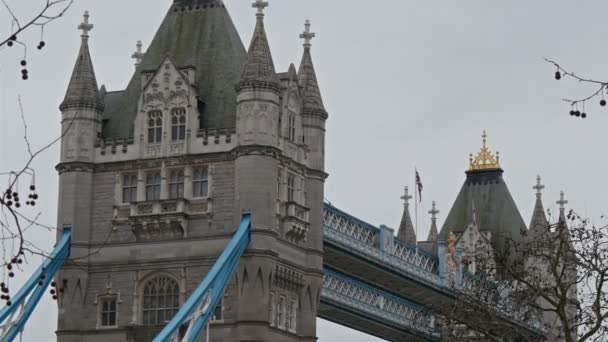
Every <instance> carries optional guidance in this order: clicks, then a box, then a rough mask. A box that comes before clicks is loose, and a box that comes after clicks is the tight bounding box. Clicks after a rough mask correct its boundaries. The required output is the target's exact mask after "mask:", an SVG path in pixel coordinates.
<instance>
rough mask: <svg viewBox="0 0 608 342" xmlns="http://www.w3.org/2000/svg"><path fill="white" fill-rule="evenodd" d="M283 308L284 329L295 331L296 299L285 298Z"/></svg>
mask: <svg viewBox="0 0 608 342" xmlns="http://www.w3.org/2000/svg"><path fill="white" fill-rule="evenodd" d="M286 304H287V307H286V308H285V330H287V331H290V332H296V308H297V307H296V301H295V300H293V299H287V302H286Z"/></svg>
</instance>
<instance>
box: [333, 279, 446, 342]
mask: <svg viewBox="0 0 608 342" xmlns="http://www.w3.org/2000/svg"><path fill="white" fill-rule="evenodd" d="M321 301H324V302H331V303H330V304H331V305H334V306H335V305H338V306H342V307H344V308H346V309H347V310H349V311H351V312H353V311H354V312H357V313H359V314H362V315H365V316H368V317H370V318H372V319H376V320H377V319H380V320H381V321H382V322H386V323H389V324H391V325H393V326H396V327H398V328H400V329H406V330H408V331H411V332H413V333H414V334H418V335H424V336H425V337H427V338H430V339H439V337H440V333H439V330H438V329H437V328H436V327H435V318H434V316H433V315H431V314H430V313H429V312H428V311H427V310H425V309H424V308H423V307H421V306H418V305H415V304H413V303H410V302H407V301H405V300H403V299H401V298H398V297H395V296H393V295H391V294H389V293H386V292H384V291H381V290H379V289H376V288H374V287H371V286H369V285H367V284H364V283H361V282H359V281H356V280H354V279H352V278H349V277H347V276H345V275H342V274H340V273H337V272H335V271H332V270H329V269H325V277H324V278H323V289H322V291H321Z"/></svg>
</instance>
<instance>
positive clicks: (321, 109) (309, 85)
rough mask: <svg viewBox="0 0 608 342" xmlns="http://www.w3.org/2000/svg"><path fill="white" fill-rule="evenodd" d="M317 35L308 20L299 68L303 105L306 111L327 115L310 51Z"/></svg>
mask: <svg viewBox="0 0 608 342" xmlns="http://www.w3.org/2000/svg"><path fill="white" fill-rule="evenodd" d="M315 36H316V35H315V34H314V33H312V32H310V21H309V20H306V23H305V30H304V32H303V33H302V34H301V35H300V38H302V39H304V55H303V56H302V62H301V63H300V69H299V70H298V77H299V79H300V85H301V86H302V94H303V105H302V107H303V111H304V113H315V114H318V115H321V116H323V117H327V111H325V106H324V105H323V98H322V97H321V91H320V90H319V83H318V82H317V74H316V73H315V67H314V64H313V63H312V55H311V53H310V49H311V47H312V44H311V43H310V40H311V39H312V38H314V37H315Z"/></svg>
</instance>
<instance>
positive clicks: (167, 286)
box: [142, 276, 180, 325]
mask: <svg viewBox="0 0 608 342" xmlns="http://www.w3.org/2000/svg"><path fill="white" fill-rule="evenodd" d="M179 307H180V302H179V285H178V283H177V281H175V280H174V279H172V278H170V277H167V276H159V277H155V278H153V279H151V280H149V281H148V282H147V283H146V284H145V286H144V290H143V305H142V323H143V324H144V325H158V324H164V323H165V322H167V321H169V320H171V318H173V316H174V315H175V313H177V311H178V310H179Z"/></svg>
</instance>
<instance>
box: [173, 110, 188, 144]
mask: <svg viewBox="0 0 608 342" xmlns="http://www.w3.org/2000/svg"><path fill="white" fill-rule="evenodd" d="M184 139H186V109H184V108H175V109H173V110H172V111H171V140H173V141H181V140H184Z"/></svg>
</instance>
